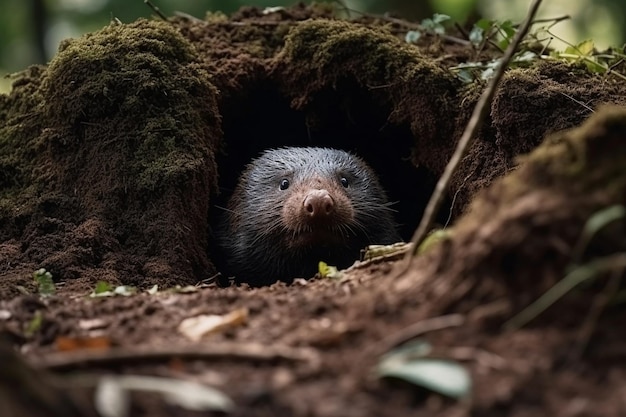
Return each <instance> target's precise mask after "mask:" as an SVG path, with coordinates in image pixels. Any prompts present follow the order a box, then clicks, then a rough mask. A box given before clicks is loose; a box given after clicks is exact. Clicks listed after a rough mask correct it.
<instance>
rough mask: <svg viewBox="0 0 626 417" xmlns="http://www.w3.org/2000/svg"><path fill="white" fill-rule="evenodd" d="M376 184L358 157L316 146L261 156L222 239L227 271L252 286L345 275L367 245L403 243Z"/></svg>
mask: <svg viewBox="0 0 626 417" xmlns="http://www.w3.org/2000/svg"><path fill="white" fill-rule="evenodd" d="M390 206H391V203H390V202H389V201H388V200H387V196H386V193H385V191H384V190H383V188H382V187H381V185H380V182H379V179H378V177H377V176H376V174H375V173H374V171H373V170H372V168H370V167H369V165H367V163H366V162H365V161H364V160H363V159H361V158H360V157H358V156H355V155H353V154H351V153H349V152H346V151H343V150H339V149H331V148H318V147H283V148H277V149H270V150H267V151H265V152H263V153H262V154H261V155H260V156H259V157H258V158H256V159H254V160H252V162H250V163H249V164H248V165H247V167H246V168H245V169H244V171H243V173H242V174H241V176H240V178H239V181H238V183H237V185H236V187H235V190H234V192H233V194H232V196H231V198H230V200H229V202H228V209H227V210H226V211H225V216H224V217H225V218H224V220H223V221H222V226H221V227H220V230H219V232H218V244H219V246H220V247H221V250H222V253H223V256H224V258H225V259H224V262H225V267H224V270H223V271H222V272H223V273H225V274H228V275H229V276H234V279H235V282H236V283H244V282H245V283H248V284H249V285H251V286H263V285H270V284H272V283H274V282H276V281H284V282H287V283H290V282H292V281H293V279H294V278H311V277H313V276H314V275H315V273H316V272H317V270H318V264H319V261H324V262H326V263H327V264H329V265H333V266H336V267H338V268H340V269H342V268H347V267H348V266H350V265H352V264H353V263H354V261H355V260H358V258H359V254H360V251H361V249H363V248H364V247H365V246H367V245H370V244H392V243H395V242H399V241H401V238H400V236H399V234H398V231H397V225H396V223H395V221H394V218H393V209H392V208H391V207H390Z"/></svg>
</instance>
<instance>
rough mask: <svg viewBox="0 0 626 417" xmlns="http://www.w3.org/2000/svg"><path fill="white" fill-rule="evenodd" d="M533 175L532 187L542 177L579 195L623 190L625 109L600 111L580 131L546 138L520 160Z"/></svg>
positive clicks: (625, 159) (577, 129)
mask: <svg viewBox="0 0 626 417" xmlns="http://www.w3.org/2000/svg"><path fill="white" fill-rule="evenodd" d="M522 163H523V164H526V165H528V167H529V168H528V169H529V170H530V172H532V173H533V176H532V183H534V185H541V184H542V182H543V181H544V179H543V178H545V177H544V176H549V177H551V178H554V181H555V182H557V184H558V183H561V184H563V185H564V186H568V187H572V188H577V189H579V190H581V192H585V191H595V190H598V189H601V188H605V187H606V188H607V191H610V190H613V191H617V192H618V193H623V192H624V190H625V189H626V108H624V107H618V106H605V107H601V108H600V109H599V110H598V111H597V112H596V113H595V114H594V115H593V116H592V117H590V118H589V119H588V120H587V121H586V122H585V123H583V124H582V125H581V126H580V127H578V128H575V129H572V130H569V131H566V132H561V133H558V134H555V135H552V136H549V137H548V138H547V139H546V140H545V141H544V142H543V144H542V145H541V146H539V147H538V148H537V149H536V150H535V151H534V152H533V153H531V154H530V155H529V156H528V157H526V158H523V159H522Z"/></svg>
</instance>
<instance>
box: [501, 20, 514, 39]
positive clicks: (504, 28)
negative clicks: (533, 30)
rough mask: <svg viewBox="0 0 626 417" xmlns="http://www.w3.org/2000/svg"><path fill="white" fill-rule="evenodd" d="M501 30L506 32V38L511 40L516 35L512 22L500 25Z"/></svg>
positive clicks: (507, 21)
mask: <svg viewBox="0 0 626 417" xmlns="http://www.w3.org/2000/svg"><path fill="white" fill-rule="evenodd" d="M499 27H500V29H501V30H502V31H504V33H505V37H506V38H507V39H508V40H510V39H511V38H512V37H513V35H515V28H514V27H513V22H511V21H510V20H505V21H504V22H502V23H501V24H500V26H499Z"/></svg>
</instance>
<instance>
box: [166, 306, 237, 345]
mask: <svg viewBox="0 0 626 417" xmlns="http://www.w3.org/2000/svg"><path fill="white" fill-rule="evenodd" d="M247 320H248V309H247V308H240V309H237V310H234V311H232V312H230V313H228V314H226V315H223V316H219V315H214V314H203V315H200V316H195V317H189V318H186V319H185V320H183V321H182V322H180V324H179V325H178V331H179V332H180V333H181V334H183V336H185V337H187V338H188V339H190V340H193V341H194V342H197V341H199V340H200V339H202V338H203V337H206V336H208V335H210V334H213V333H217V332H219V331H223V330H224V329H227V328H230V327H235V326H239V325H241V324H243V323H245V322H246V321H247Z"/></svg>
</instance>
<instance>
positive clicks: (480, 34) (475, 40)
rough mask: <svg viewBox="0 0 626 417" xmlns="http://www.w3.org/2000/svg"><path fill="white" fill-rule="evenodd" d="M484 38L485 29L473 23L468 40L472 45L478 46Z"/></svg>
mask: <svg viewBox="0 0 626 417" xmlns="http://www.w3.org/2000/svg"><path fill="white" fill-rule="evenodd" d="M484 39H485V29H483V28H481V27H479V26H477V25H474V27H473V28H472V30H471V31H470V33H469V41H470V42H471V43H472V45H474V46H479V45H480V44H481V43H482V42H483V40H484Z"/></svg>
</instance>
